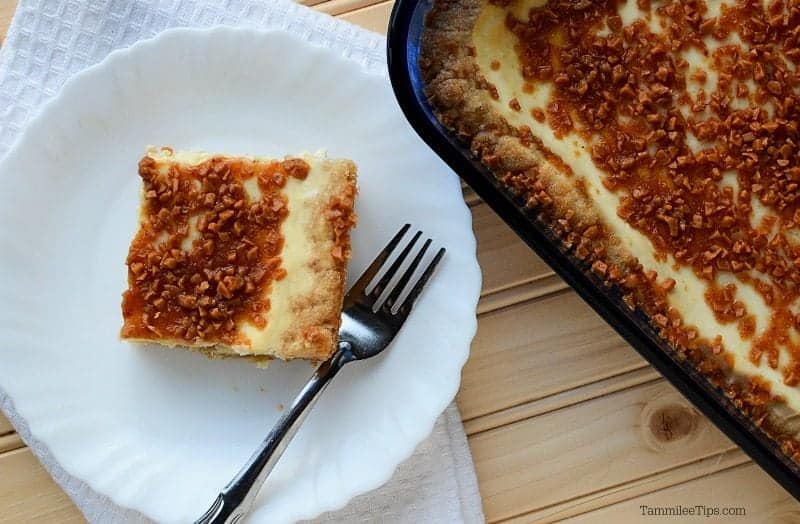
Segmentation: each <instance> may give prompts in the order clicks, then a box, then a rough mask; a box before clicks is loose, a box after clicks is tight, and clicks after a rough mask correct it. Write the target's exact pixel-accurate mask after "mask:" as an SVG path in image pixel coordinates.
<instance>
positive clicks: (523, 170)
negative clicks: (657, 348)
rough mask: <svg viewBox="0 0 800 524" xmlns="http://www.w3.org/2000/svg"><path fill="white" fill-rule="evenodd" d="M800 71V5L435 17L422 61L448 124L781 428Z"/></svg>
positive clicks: (575, 249) (789, 372)
mask: <svg viewBox="0 0 800 524" xmlns="http://www.w3.org/2000/svg"><path fill="white" fill-rule="evenodd" d="M798 65H800V6H798V4H797V2H794V1H783V0H765V1H763V2H762V1H753V0H731V1H727V2H725V1H712V0H708V1H705V2H704V1H702V0H700V1H688V0H687V1H679V0H664V1H656V0H627V1H624V0H551V1H544V0H496V1H495V0H491V1H487V0H434V4H433V8H432V10H431V11H430V13H429V14H428V16H427V19H426V27H425V31H424V34H423V42H422V49H421V55H420V67H421V70H422V72H423V76H424V80H425V85H426V93H427V95H428V97H429V100H430V103H431V105H432V107H433V108H434V110H435V113H436V115H437V118H438V119H439V120H440V121H441V122H442V123H443V124H444V125H445V126H447V127H448V128H449V129H451V130H452V131H453V132H454V133H456V134H457V135H458V136H459V137H460V138H462V139H463V140H464V141H465V142H466V143H468V144H469V145H470V147H471V150H472V152H473V153H474V154H475V155H476V156H477V157H478V158H480V160H481V161H482V163H483V164H484V165H485V166H487V167H488V168H489V169H490V170H491V171H492V173H493V174H494V175H495V176H496V177H497V178H498V180H499V181H500V182H501V184H502V185H503V186H504V187H506V188H508V189H509V190H510V191H511V192H512V193H514V194H515V195H516V196H517V197H518V198H519V199H520V200H521V201H522V202H524V204H526V205H528V206H530V207H531V208H533V209H535V210H537V211H540V212H541V215H540V216H542V218H543V220H545V221H546V222H548V223H549V225H550V226H551V228H552V229H553V231H555V232H556V234H557V235H558V236H559V237H560V238H561V239H562V241H563V244H564V246H565V247H566V248H567V249H570V250H571V251H572V253H573V254H574V255H575V256H577V257H578V258H580V259H583V260H585V261H586V265H587V267H591V269H592V270H593V271H594V272H595V273H596V274H597V275H599V276H600V277H601V278H602V279H603V280H604V281H606V282H608V283H613V284H616V285H617V286H618V288H619V289H621V290H622V291H623V293H624V294H625V300H626V301H627V302H628V303H629V305H630V306H631V307H634V306H636V307H639V308H641V310H643V311H644V312H645V313H646V314H647V315H648V317H649V319H650V320H651V322H652V324H653V325H654V326H655V328H656V329H657V330H658V331H659V332H660V334H661V335H662V336H663V337H664V338H665V339H666V340H668V341H669V342H670V343H671V346H672V347H674V348H675V349H676V350H677V351H678V352H679V353H680V354H682V355H684V356H686V357H688V358H689V359H691V360H692V361H693V362H694V363H695V364H696V365H697V366H698V368H699V369H700V370H701V371H702V372H703V373H704V374H705V375H706V376H708V377H710V378H711V379H712V381H713V382H714V383H715V384H717V385H719V386H720V387H722V388H724V389H725V390H726V393H727V394H728V395H729V396H730V397H732V398H734V400H735V403H736V404H737V406H739V407H740V408H741V409H742V410H743V411H744V412H745V413H746V414H748V415H749V416H750V417H751V418H752V419H753V420H754V421H755V422H756V423H758V424H766V425H771V426H775V423H776V422H781V424H777V425H778V426H781V428H786V427H787V426H786V425H782V423H783V422H785V421H780V420H779V419H780V418H781V416H782V414H785V413H787V412H790V413H796V412H798V411H800V386H799V384H800V330H799V329H798V326H800V287H799V286H800V128H799V126H800V70H798ZM786 407H788V408H790V409H789V410H788V411H787V410H785V409H784V408H786ZM772 408H775V409H772ZM767 415H772V416H769V417H768V416H767ZM776 428H777V426H775V427H773V428H772V430H771V432H772V433H773V435H776V436H777V437H778V438H779V440H781V442H782V444H783V445H784V448H785V450H786V451H787V452H789V453H790V454H794V455H795V457H797V456H798V455H797V453H798V450H799V449H800V447H798V446H797V443H796V441H795V440H793V439H791V438H788V437H785V436H780V435H777V433H778V429H776Z"/></svg>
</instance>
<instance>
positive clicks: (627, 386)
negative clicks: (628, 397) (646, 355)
mask: <svg viewBox="0 0 800 524" xmlns="http://www.w3.org/2000/svg"><path fill="white" fill-rule="evenodd" d="M649 367H650V365H649V364H645V365H644V366H641V367H638V368H636V369H633V370H627V371H625V372H624V373H620V374H618V375H613V376H611V377H604V378H601V379H599V380H595V381H592V382H589V383H587V384H581V385H580V386H577V387H575V388H571V389H566V390H563V391H558V392H556V393H553V394H551V395H547V396H544V397H540V398H537V399H533V400H529V401H523V402H519V403H517V404H514V405H512V406H508V407H506V408H503V409H499V410H497V411H492V412H490V413H485V414H482V415H479V416H477V417H472V418H465V419H464V420H463V422H464V423H465V424H466V423H472V424H475V422H476V421H478V420H480V419H483V418H486V417H490V416H492V415H498V414H502V413H504V412H506V411H511V410H514V408H519V407H522V406H531V407H535V405H536V404H541V403H545V402H546V401H547V400H549V399H551V398H552V397H557V396H561V395H568V394H570V393H572V392H575V391H577V390H580V389H582V388H586V387H590V386H593V385H595V384H598V383H601V382H606V381H608V380H609V379H618V378H619V377H622V376H624V375H627V374H629V373H631V372H635V371H639V370H642V369H647V368H649ZM658 382H665V379H664V378H663V377H662V376H661V375H659V374H657V372H656V376H654V377H651V378H647V379H644V380H642V381H637V382H634V383H630V384H628V383H626V384H625V385H624V386H621V387H619V388H617V389H610V390H608V391H606V392H604V393H603V394H602V395H598V396H592V397H585V398H581V397H578V398H576V399H575V400H574V401H572V402H569V403H565V404H563V405H557V406H555V407H552V408H544V409H542V410H539V411H535V412H534V413H533V414H530V415H528V416H521V417H519V418H512V419H510V420H509V421H508V422H505V423H503V424H499V425H495V426H492V427H487V428H485V429H484V428H481V429H476V430H474V431H472V432H470V433H468V436H469V437H476V436H478V435H481V434H483V433H486V432H489V431H491V430H493V429H497V428H499V427H506V426H511V425H513V424H519V423H521V422H528V421H532V420H533V419H535V418H537V417H540V416H542V415H546V414H549V413H555V412H557V411H562V410H565V409H569V408H572V407H575V406H579V405H581V404H585V403H587V402H591V401H593V400H596V399H598V398H600V397H604V396H607V395H614V394H618V393H622V392H624V391H628V390H630V389H634V388H637V387H641V386H643V385H648V384H656V383H658Z"/></svg>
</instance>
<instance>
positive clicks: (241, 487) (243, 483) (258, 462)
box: [195, 342, 355, 524]
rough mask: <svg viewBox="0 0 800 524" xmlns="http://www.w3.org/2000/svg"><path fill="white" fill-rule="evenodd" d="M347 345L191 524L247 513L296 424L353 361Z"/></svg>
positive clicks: (232, 522)
mask: <svg viewBox="0 0 800 524" xmlns="http://www.w3.org/2000/svg"><path fill="white" fill-rule="evenodd" d="M354 359H355V357H354V356H353V353H352V352H351V346H350V344H349V343H348V342H339V344H338V347H337V350H336V352H335V353H334V354H333V356H332V357H331V358H329V359H328V360H326V361H325V362H323V363H322V364H320V365H319V367H317V369H316V371H314V375H313V376H312V377H311V379H310V380H309V381H308V383H307V384H306V385H305V387H304V388H303V389H302V390H301V391H300V394H298V395H297V397H296V398H295V399H294V402H292V405H291V406H290V407H289V409H287V410H286V411H285V412H284V413H283V415H281V418H280V419H278V422H277V423H276V424H275V427H273V428H272V431H270V432H269V435H267V437H266V438H265V439H264V440H263V441H262V442H261V445H259V447H258V449H257V450H256V451H255V453H253V455H252V456H251V457H250V459H249V460H248V461H247V464H246V465H245V466H244V467H243V468H242V469H241V470H240V471H239V473H237V474H236V476H235V477H234V478H233V480H231V481H230V482H229V483H228V485H227V486H225V488H224V489H223V490H222V491H221V492H220V494H219V495H218V496H217V499H216V500H215V501H214V503H213V504H212V505H211V507H210V508H209V509H208V511H206V512H205V513H204V514H203V516H202V517H200V518H199V519H198V520H197V521H195V524H223V523H224V524H236V523H237V522H239V521H240V520H242V519H243V518H244V516H245V515H247V513H248V512H249V511H250V508H251V507H252V505H253V501H254V500H255V498H256V495H257V494H258V491H259V490H260V489H261V486H262V484H264V481H265V480H266V479H267V476H268V475H269V474H270V472H271V471H272V468H274V467H275V464H276V463H277V462H278V460H280V458H281V455H283V452H284V451H285V450H286V447H287V446H288V445H289V442H291V440H292V438H293V437H294V435H295V433H297V430H298V429H299V428H300V425H301V424H302V423H303V421H304V420H305V418H306V415H308V413H309V412H310V411H311V408H312V407H313V406H314V403H315V402H316V400H317V398H319V394H320V393H322V392H323V391H324V390H325V388H326V387H327V385H328V384H329V383H330V381H331V379H332V378H333V377H334V376H336V373H338V372H339V370H340V369H342V366H344V365H345V364H347V363H348V362H350V361H351V360H354Z"/></svg>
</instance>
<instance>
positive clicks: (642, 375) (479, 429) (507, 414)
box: [463, 364, 663, 437]
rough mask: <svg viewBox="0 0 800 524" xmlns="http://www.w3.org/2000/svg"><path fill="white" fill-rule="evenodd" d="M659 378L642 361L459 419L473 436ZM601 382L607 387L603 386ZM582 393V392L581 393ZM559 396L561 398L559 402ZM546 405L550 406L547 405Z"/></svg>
mask: <svg viewBox="0 0 800 524" xmlns="http://www.w3.org/2000/svg"><path fill="white" fill-rule="evenodd" d="M659 380H663V377H661V375H660V374H659V373H658V372H657V371H656V370H655V369H653V368H652V367H651V366H649V365H647V364H644V365H642V366H641V367H638V368H635V369H632V370H627V371H625V372H622V373H619V374H617V375H612V376H610V377H605V378H600V379H598V380H594V381H591V382H588V383H586V384H581V385H579V386H576V387H574V388H569V389H565V390H561V391H557V392H555V393H552V394H550V395H546V396H543V397H539V398H536V399H532V400H528V401H521V402H518V403H515V404H514V405H511V406H508V407H505V408H502V409H498V410H495V411H492V412H489V413H484V414H481V415H478V416H474V417H469V418H465V419H464V420H463V423H464V430H465V431H466V433H467V436H468V437H474V436H477V435H480V434H482V433H485V432H487V431H490V430H492V429H497V428H500V427H503V426H507V425H510V424H514V423H517V422H521V421H526V420H533V419H535V418H536V417H539V416H541V415H545V414H547V413H553V412H555V411H558V410H559V409H568V408H571V407H574V406H577V405H578V404H581V403H584V402H589V401H592V400H595V399H597V398H600V397H603V396H606V395H612V394H615V393H620V392H623V391H625V390H628V389H632V388H635V387H640V386H643V385H647V384H651V383H655V382H658V381H659ZM604 385H606V386H607V387H606V388H603V386H604ZM596 389H601V390H602V391H600V392H598V391H595V390H596ZM584 392H585V394H583V393H584ZM561 398H563V399H565V400H564V401H562V402H559V399H561ZM548 404H550V405H549V406H548Z"/></svg>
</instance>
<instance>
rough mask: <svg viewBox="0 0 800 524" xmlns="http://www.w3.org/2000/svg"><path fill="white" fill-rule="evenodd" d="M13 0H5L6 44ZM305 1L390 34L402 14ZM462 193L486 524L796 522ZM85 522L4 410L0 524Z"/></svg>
mask: <svg viewBox="0 0 800 524" xmlns="http://www.w3.org/2000/svg"><path fill="white" fill-rule="evenodd" d="M15 3H16V2H15V1H14V0H0V41H2V40H1V39H2V36H3V35H5V31H6V29H7V28H8V24H9V22H10V21H11V17H12V15H13V11H14V7H15ZM305 3H308V4H314V5H313V7H314V8H315V9H319V10H320V11H324V12H326V13H329V14H331V15H334V16H338V17H340V18H343V19H346V20H349V21H351V22H353V23H355V24H358V25H361V26H363V27H366V28H368V29H371V30H373V31H377V32H380V33H384V32H385V29H386V24H387V20H388V16H389V12H390V10H391V6H392V2H391V1H389V2H378V3H375V2H374V0H327V1H325V0H323V1H320V0H305ZM465 198H466V200H467V202H468V204H469V205H470V209H471V210H472V215H473V227H474V230H475V235H476V237H477V239H478V259H479V261H480V263H481V267H482V268H483V278H484V281H483V291H482V297H481V301H480V304H479V306H478V313H479V327H478V334H477V336H476V338H475V341H474V343H473V345H472V354H471V357H470V359H469V362H468V363H467V365H466V367H465V368H464V373H463V378H462V385H461V390H460V391H459V394H458V405H459V408H460V409H461V415H462V417H463V420H464V428H465V430H466V432H467V435H468V438H469V443H470V448H471V449H472V454H473V458H474V460H475V468H476V470H477V474H478V481H479V484H480V491H481V495H482V499H483V507H484V511H485V513H486V518H487V520H488V521H489V522H500V521H504V522H514V523H521V522H551V521H554V520H568V521H570V522H592V523H607V522H640V521H653V522H667V521H669V520H670V519H666V518H664V517H652V516H651V517H649V518H646V517H644V516H643V511H647V510H646V509H645V510H643V509H642V507H643V506H648V507H650V508H655V507H666V506H675V505H678V504H682V505H684V506H687V507H689V506H695V505H704V506H706V507H708V508H717V509H718V510H719V511H720V513H721V512H722V511H723V510H724V509H725V508H729V507H735V508H744V511H745V512H746V516H740V517H732V516H726V517H722V516H720V517H719V518H713V517H712V518H704V519H702V521H703V522H731V521H736V522H787V523H788V522H800V505H798V504H797V502H795V501H794V500H793V499H792V498H791V497H790V496H789V495H787V494H786V493H785V492H784V491H783V490H782V489H781V488H780V487H779V486H778V485H777V484H776V483H775V482H774V481H773V480H772V479H771V478H770V477H769V476H767V474H766V473H764V472H763V471H761V470H760V469H759V468H758V467H757V466H755V465H753V463H752V462H751V461H750V460H749V459H748V458H747V456H745V454H744V453H743V452H741V451H740V450H739V449H738V448H737V447H736V446H734V445H733V444H732V443H731V442H730V441H729V440H728V439H727V438H725V437H724V436H723V435H722V434H721V433H720V431H718V430H717V429H716V428H714V427H713V426H712V425H711V423H710V422H709V421H708V420H706V419H705V417H703V416H702V415H700V414H698V413H697V412H696V411H695V410H694V409H693V408H692V407H691V406H690V405H689V404H688V402H687V401H686V400H685V399H684V398H683V397H682V396H681V395H680V394H679V393H677V392H676V391H675V389H673V388H672V386H670V385H669V384H668V383H667V382H665V381H664V379H662V378H661V377H660V376H659V375H658V373H656V372H655V371H654V370H653V369H652V368H651V367H650V366H648V365H647V364H646V363H645V362H644V361H643V360H642V359H641V358H640V357H639V356H638V354H637V353H636V352H635V351H634V350H633V349H631V348H630V347H629V346H628V345H627V344H626V343H625V342H624V341H622V339H620V337H619V336H617V335H616V334H615V333H614V332H613V331H612V330H611V328H609V327H608V326H607V325H606V324H605V323H604V322H603V321H602V320H601V319H600V318H599V317H598V316H597V315H596V314H594V313H593V312H592V311H591V310H590V309H589V307H588V306H586V305H585V304H584V303H583V302H581V300H580V299H579V298H578V297H577V295H576V294H575V293H573V292H572V291H570V290H569V289H568V288H567V286H566V285H565V284H564V282H562V281H561V280H560V279H559V278H558V277H556V276H555V275H554V274H553V272H552V271H551V270H550V269H549V268H548V267H547V266H546V265H545V264H544V263H543V262H542V261H541V260H539V259H538V258H537V257H536V256H535V255H534V254H532V253H531V252H530V251H529V250H528V249H527V248H526V247H525V246H524V245H523V244H522V242H521V241H520V240H519V239H518V238H517V237H516V236H515V235H514V233H512V232H511V231H510V230H509V229H508V227H506V226H505V225H504V224H503V223H502V222H501V221H500V220H499V219H498V218H497V217H495V216H494V215H493V214H492V212H491V211H490V210H489V209H488V207H487V206H486V205H485V204H482V203H481V202H480V201H479V200H478V199H477V198H475V197H474V195H471V194H470V193H469V191H465ZM376 518H379V516H378V515H376ZM688 520H689V521H691V519H688ZM81 521H82V517H81V515H80V513H79V512H78V510H77V509H76V508H75V507H74V506H73V505H72V503H71V502H70V501H69V499H68V498H67V496H66V495H65V494H64V493H63V492H62V491H61V490H60V489H59V488H58V486H57V485H56V484H55V483H54V482H53V481H52V480H51V479H50V478H49V477H48V475H47V473H46V472H45V471H44V470H43V469H42V467H41V466H40V465H39V464H38V462H37V461H36V459H35V458H34V457H33V455H32V454H31V452H30V451H29V450H28V449H27V448H26V447H25V445H24V443H23V442H22V441H21V440H20V438H19V437H18V436H17V435H16V434H15V433H14V429H13V428H12V427H11V425H10V424H9V423H8V421H6V420H5V419H4V418H3V417H2V415H0V522H14V523H17V522H81ZM676 521H680V522H686V521H687V518H686V517H684V518H679V519H677V520H676Z"/></svg>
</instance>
